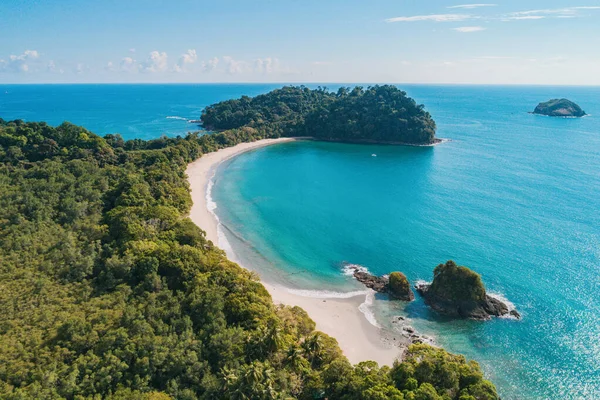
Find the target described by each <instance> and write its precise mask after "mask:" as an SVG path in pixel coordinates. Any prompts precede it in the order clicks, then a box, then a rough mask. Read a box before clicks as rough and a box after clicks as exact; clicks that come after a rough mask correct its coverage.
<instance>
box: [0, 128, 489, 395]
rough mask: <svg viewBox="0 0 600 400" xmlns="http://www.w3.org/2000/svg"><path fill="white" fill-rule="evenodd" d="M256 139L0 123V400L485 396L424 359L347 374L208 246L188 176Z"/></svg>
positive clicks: (307, 331)
mask: <svg viewBox="0 0 600 400" xmlns="http://www.w3.org/2000/svg"><path fill="white" fill-rule="evenodd" d="M260 137H261V136H260V135H259V134H258V133H257V131H256V130H253V128H250V127H246V128H242V129H236V130H230V131H227V132H223V133H218V134H210V135H204V136H200V135H198V134H190V135H188V136H186V137H177V138H160V139H156V140H151V141H142V140H131V141H124V140H123V139H122V138H121V137H120V136H118V135H107V136H105V137H104V138H102V137H99V136H96V135H94V134H93V133H91V132H89V131H87V130H85V129H84V128H81V127H79V126H75V125H72V124H69V123H64V124H62V125H60V126H58V127H56V128H54V127H51V126H48V125H47V124H45V123H24V122H22V121H12V122H5V121H2V120H0V310H2V312H1V313H0V398H2V399H101V398H102V399H113V400H116V399H147V400H149V399H153V400H163V399H190V400H192V399H293V398H298V399H324V398H329V399H373V400H375V399H377V400H379V399H397V400H398V399H415V400H417V399H418V400H421V399H460V400H472V399H481V400H487V399H497V398H498V396H497V394H496V390H495V388H494V386H493V384H491V383H490V382H489V381H487V380H485V379H484V378H483V376H482V373H481V371H480V368H479V366H478V365H477V363H475V362H473V361H470V362H467V361H466V360H465V359H464V357H462V356H455V355H452V354H449V353H447V352H446V351H444V350H442V349H438V348H433V347H429V346H426V345H413V346H412V347H410V349H409V350H408V352H407V354H406V357H405V360H404V361H403V362H401V363H396V364H395V365H394V366H393V367H391V368H390V367H386V366H384V367H379V366H378V365H377V364H376V363H374V362H364V363H360V364H358V365H355V366H353V365H351V364H350V363H349V362H348V360H347V359H346V358H345V357H344V356H343V354H342V353H341V351H340V349H339V347H338V345H337V342H336V341H335V340H334V339H333V338H331V337H329V336H327V335H325V334H323V333H320V332H316V331H315V330H314V328H315V324H314V322H313V321H312V320H311V319H310V318H309V316H308V315H307V314H306V313H305V312H304V311H303V310H302V309H300V308H298V307H286V306H276V305H274V304H273V303H272V301H271V298H270V296H269V294H268V292H267V291H266V290H265V288H264V287H263V286H262V284H261V283H260V282H259V281H258V279H257V276H256V275H255V274H253V273H251V272H249V271H247V270H244V269H242V268H240V267H239V266H238V265H237V264H235V263H233V262H231V261H229V260H228V259H227V258H226V256H225V254H224V252H223V251H222V250H220V249H218V248H217V247H215V246H214V244H213V243H211V242H210V241H208V240H206V238H205V234H204V232H203V231H202V230H200V228H198V227H197V226H196V225H194V224H193V223H192V221H191V220H190V219H189V218H187V217H186V214H187V213H188V211H189V209H190V205H191V197H190V193H189V187H188V183H187V179H186V175H185V170H186V166H187V164H188V163H189V162H191V161H193V160H195V159H197V158H198V157H201V156H202V154H204V153H207V152H210V151H214V150H216V149H219V148H222V147H227V146H232V145H234V144H237V143H239V142H242V141H252V140H256V139H258V138H260Z"/></svg>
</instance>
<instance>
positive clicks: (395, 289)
mask: <svg viewBox="0 0 600 400" xmlns="http://www.w3.org/2000/svg"><path fill="white" fill-rule="evenodd" d="M388 293H389V295H390V296H392V297H394V298H397V299H399V300H404V301H413V300H414V299H415V295H414V293H413V292H412V290H411V289H410V283H409V282H408V279H407V278H406V275H404V274H403V273H402V272H392V273H391V274H390V277H389V282H388Z"/></svg>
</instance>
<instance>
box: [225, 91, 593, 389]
mask: <svg viewBox="0 0 600 400" xmlns="http://www.w3.org/2000/svg"><path fill="white" fill-rule="evenodd" d="M407 91H408V92H409V94H410V95H412V96H413V97H415V98H416V99H417V100H418V101H419V102H423V103H424V104H426V105H427V109H428V110H429V111H430V112H431V113H432V115H433V117H434V118H435V120H436V121H437V123H438V127H439V130H438V136H440V137H443V138H450V139H452V141H451V142H448V143H444V144H442V145H439V146H436V147H434V148H411V147H395V146H365V145H352V144H332V143H313V142H296V143H291V144H281V145H276V146H272V147H268V148H263V149H260V150H257V151H254V152H251V153H246V154H243V155H241V156H240V157H238V158H235V159H233V160H231V161H229V162H228V163H226V164H224V165H223V166H222V167H221V168H220V170H219V171H218V173H217V176H216V183H215V187H214V189H213V197H214V199H215V200H216V202H217V204H218V205H219V208H217V213H218V214H219V216H220V217H221V220H222V221H224V223H225V225H226V226H227V228H228V229H229V233H228V235H227V236H228V237H229V239H230V241H231V242H232V245H233V247H234V250H235V251H236V253H237V254H236V255H237V256H238V258H240V259H241V260H242V262H243V263H244V264H248V265H249V266H251V267H255V268H259V270H262V271H266V272H263V276H265V279H271V280H274V281H277V282H279V283H283V284H285V285H288V286H292V287H297V288H303V289H313V290H336V291H349V290H355V289H356V288H357V286H356V284H355V283H354V282H353V280H352V278H351V277H348V276H344V275H343V274H342V270H341V265H342V263H343V262H350V263H355V264H360V265H363V266H365V267H367V268H368V269H369V270H370V271H371V272H373V273H376V274H385V273H389V272H390V271H395V270H400V271H403V272H404V273H405V274H406V275H407V276H408V277H409V279H410V280H411V281H413V282H414V281H416V280H418V279H424V280H431V277H432V271H433V268H434V267H435V266H436V265H437V264H438V263H440V262H444V261H446V260H448V259H453V260H455V261H456V262H458V263H459V264H462V265H466V266H469V267H471V268H473V269H474V270H476V271H477V272H479V273H480V274H482V277H483V280H484V282H485V283H486V285H487V287H488V290H491V291H493V292H495V293H498V294H501V295H503V296H504V297H506V298H508V299H509V300H510V301H511V302H512V303H514V304H515V305H516V307H517V309H518V310H520V311H521V312H522V314H523V319H522V320H521V321H515V320H509V319H496V320H492V321H489V322H476V321H448V320H446V319H443V318H439V317H438V316H436V315H435V314H433V313H432V312H431V311H429V310H428V309H427V308H426V307H425V306H424V304H423V302H422V301H421V300H420V299H417V301H415V302H414V303H411V304H410V305H408V306H407V307H406V308H404V307H403V306H401V305H398V303H390V302H389V301H385V300H379V301H376V302H375V305H374V308H375V310H374V311H375V315H376V316H377V317H378V321H379V322H380V323H381V324H382V325H384V326H390V324H389V317H390V316H391V315H400V314H402V315H407V316H408V317H410V318H411V319H412V322H411V324H412V325H413V326H415V327H416V328H417V329H418V330H419V331H421V332H422V333H425V334H428V335H432V336H434V337H435V339H436V340H437V342H438V343H439V344H441V345H443V346H444V347H445V348H447V349H449V350H451V351H454V352H458V353H462V354H465V355H467V356H468V357H469V358H473V359H475V360H477V361H478V362H480V363H481V364H482V366H483V368H484V370H485V372H486V374H487V376H488V377H490V378H491V379H492V380H493V381H494V382H495V383H496V385H497V386H498V388H499V391H500V393H501V395H502V397H503V398H505V399H523V398H527V399H529V398H532V399H544V398H548V399H597V398H600V296H599V294H600V214H599V212H600V88H546V87H528V88H519V87H457V86H443V87H432V86H420V87H419V86H408V87H407ZM559 96H565V97H569V98H571V99H572V100H574V101H576V102H578V103H579V104H580V105H582V107H583V108H584V109H585V110H586V111H587V112H588V113H590V114H591V116H590V117H586V118H583V119H552V118H548V117H541V116H535V115H531V114H528V113H527V111H529V110H531V109H533V107H534V106H535V105H536V104H537V103H538V102H539V101H542V100H546V99H549V98H554V97H559ZM372 154H376V155H377V156H376V157H373V156H372ZM226 232H227V231H226ZM240 239H241V240H240ZM265 259H266V260H267V261H269V263H266V262H265ZM265 264H266V265H267V267H265Z"/></svg>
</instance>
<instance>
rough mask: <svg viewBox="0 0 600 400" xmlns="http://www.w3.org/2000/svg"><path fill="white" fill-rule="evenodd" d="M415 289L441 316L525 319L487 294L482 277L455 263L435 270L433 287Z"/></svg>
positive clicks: (424, 284) (426, 286) (424, 285)
mask: <svg viewBox="0 0 600 400" xmlns="http://www.w3.org/2000/svg"><path fill="white" fill-rule="evenodd" d="M415 289H416V290H417V292H418V293H419V294H420V295H421V296H423V299H424V300H425V303H426V304H427V305H429V306H430V307H431V308H433V309H434V310H436V311H437V312H439V313H440V314H444V315H448V316H452V317H458V318H470V319H478V320H487V319H490V318H491V317H492V316H496V317H501V316H509V315H510V316H513V317H516V318H521V315H520V314H519V313H518V312H517V311H516V310H510V309H509V308H508V306H507V305H506V304H505V303H504V302H503V301H501V300H499V299H496V298H494V297H491V296H490V295H488V294H487V293H486V290H485V286H484V285H483V282H482V281H481V277H480V276H479V274H477V273H475V272H473V271H471V270H470V269H469V268H467V267H463V266H458V265H456V263H455V262H454V261H452V260H450V261H448V262H446V263H445V264H440V265H438V266H437V267H436V268H435V270H434V271H433V282H431V284H429V283H420V284H417V285H415Z"/></svg>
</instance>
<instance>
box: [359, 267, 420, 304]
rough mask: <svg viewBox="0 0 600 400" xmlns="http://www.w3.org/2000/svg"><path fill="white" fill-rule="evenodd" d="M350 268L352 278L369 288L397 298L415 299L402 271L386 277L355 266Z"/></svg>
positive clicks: (404, 299)
mask: <svg viewBox="0 0 600 400" xmlns="http://www.w3.org/2000/svg"><path fill="white" fill-rule="evenodd" d="M352 269H354V274H353V275H354V278H356V280H357V281H359V282H361V283H363V284H364V285H365V286H366V287H368V288H369V289H373V290H374V291H376V292H379V293H387V294H388V295H389V296H390V297H392V298H395V299H398V300H403V301H413V300H414V299H415V295H414V294H413V292H412V290H411V289H410V284H409V283H408V279H406V276H405V275H404V274H403V273H402V272H392V273H391V274H390V276H389V277H387V276H375V275H371V274H369V273H368V272H365V271H361V270H360V269H359V268H357V267H352Z"/></svg>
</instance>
